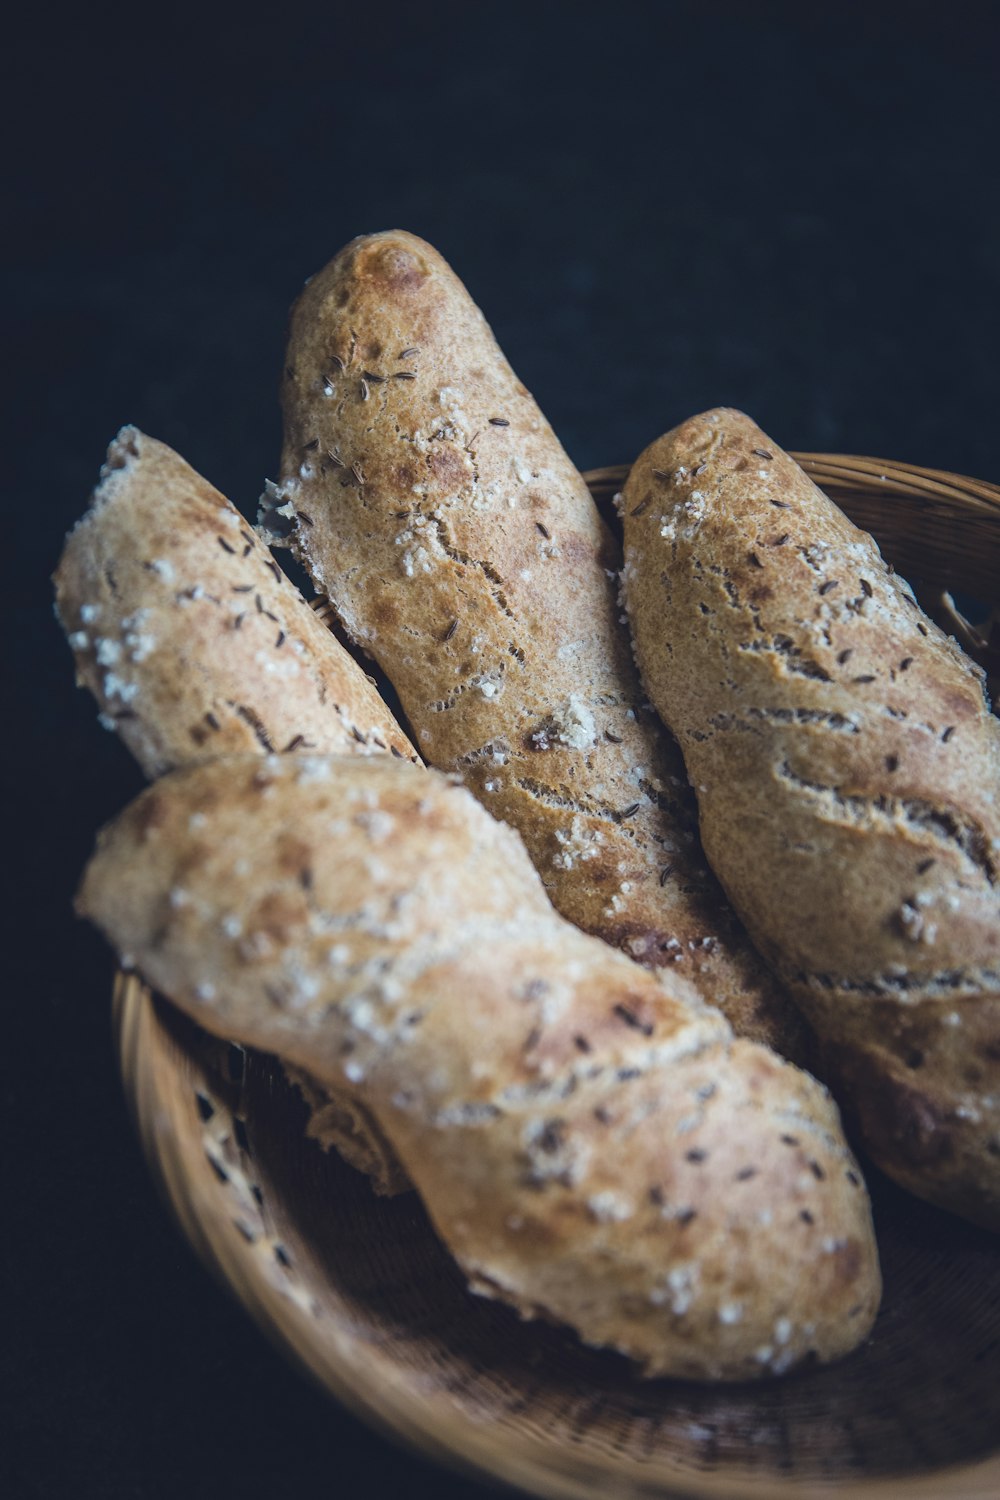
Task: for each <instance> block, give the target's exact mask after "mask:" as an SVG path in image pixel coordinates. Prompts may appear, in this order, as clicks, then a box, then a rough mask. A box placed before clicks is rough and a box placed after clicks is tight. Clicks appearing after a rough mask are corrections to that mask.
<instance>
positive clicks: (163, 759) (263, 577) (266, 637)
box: [54, 427, 414, 776]
mask: <svg viewBox="0 0 1000 1500" xmlns="http://www.w3.org/2000/svg"><path fill="white" fill-rule="evenodd" d="M54 582H55V588H56V608H57V612H58V614H59V617H60V619H61V621H62V623H63V625H64V628H65V629H66V632H67V634H68V636H69V642H70V645H71V646H72V648H73V651H74V654H75V656H76V663H77V673H78V677H79V680H80V681H81V682H82V683H84V684H85V685H86V686H87V687H88V688H90V690H91V692H92V693H93V694H94V696H95V697H96V699H97V701H98V703H99V704H100V706H101V710H102V715H103V720H104V722H105V723H106V724H107V725H108V727H109V728H114V729H117V731H118V732H119V734H120V735H121V737H122V739H123V740H124V741H125V743H126V745H128V747H129V749H130V750H131V751H132V753H133V755H134V756H135V757H136V759H137V760H138V762H139V764H140V765H141V766H142V768H143V770H144V771H145V773H146V775H147V776H157V775H159V774H160V772H162V771H164V770H167V769H169V768H170V767H174V766H183V765H188V764H190V763H191V762H192V761H194V760H197V759H210V758H211V757H213V756H216V755H225V754H233V753H236V752H239V751H248V750H260V751H264V750H299V749H301V750H338V751H339V750H347V749H352V750H353V749H355V748H356V749H357V750H358V751H360V752H361V753H363V754H364V753H368V754H371V753H375V752H384V751H386V750H389V751H391V752H393V753H394V754H396V755H400V756H406V757H407V758H411V757H412V756H413V754H414V752H413V748H412V746H411V745H410V743H409V741H408V740H407V739H406V736H405V735H404V734H403V733H402V732H401V730H400V728H399V726H398V725H397V724H396V722H395V720H394V719H393V717H392V715H391V714H390V713H389V711H388V709H387V708H386V705H385V703H384V702H383V701H382V699H381V698H380V696H379V694H378V692H377V691H376V689H375V688H374V687H373V686H372V684H371V682H369V680H368V678H367V677H366V676H365V674H364V672H363V671H362V670H361V668H360V667H359V666H358V665H357V663H356V662H354V661H353V660H352V659H351V657H350V656H348V654H347V652H346V651H344V649H343V648H342V647H341V646H340V645H339V644H338V642H337V641H336V639H335V638H334V637H333V636H331V634H330V632H329V630H328V629H327V628H326V626H325V625H324V624H323V623H322V621H320V620H318V619H317V618H316V616H315V613H314V611H313V610H311V609H310V608H309V606H308V605H307V604H306V602H305V600H304V599H303V598H302V596H301V594H300V593H299V592H298V590H297V589H296V588H295V586H294V585H293V584H292V583H290V582H289V580H288V579H287V578H286V577H285V575H284V574H283V573H282V571H281V569H280V568H279V567H278V564H277V563H276V562H275V561H274V559H273V557H272V556H271V555H270V553H269V552H268V550H267V548H266V547H265V546H264V545H263V544H262V543H261V541H260V540H259V538H258V537H257V536H256V535H255V534H254V532H253V530H252V528H251V527H250V526H249V525H248V524H247V522H246V521H244V519H243V517H242V516H241V515H240V513H239V511H238V510H236V508H235V506H233V505H230V503H229V501H228V500H226V499H224V498H223V496H222V495H220V494H219V492H218V490H216V489H213V487H212V486H211V485H210V484H209V483H208V481H207V480H205V479H202V477H201V475H200V474H196V473H195V471H194V469H192V468H191V467H190V465H188V464H186V463H185V462H184V460H183V459H182V458H180V457H179V456H178V454H176V453H175V452H174V451H173V450H172V449H171V448H168V447H167V446H166V445H165V444H164V443H158V442H156V441H155V439H153V438H150V437H146V436H145V434H143V433H141V432H139V431H138V430H137V429H136V428H134V427H123V428H122V430H121V432H120V433H119V434H118V437H117V438H116V439H115V440H114V442H113V443H112V444H111V446H110V447H109V449H108V457H107V462H106V464H105V466H104V469H103V470H102V475H101V483H100V485H99V487H98V489H97V490H96V492H95V494H94V499H93V503H92V505H91V508H90V510H89V511H88V512H87V514H86V515H85V516H84V518H83V520H82V521H80V523H79V525H78V526H77V527H76V528H75V530H74V531H73V532H71V534H70V536H69V537H68V539H67V542H66V547H65V550H64V552H63V555H62V559H61V561H60V563H59V567H58V570H57V572H56V575H55V579H54Z"/></svg>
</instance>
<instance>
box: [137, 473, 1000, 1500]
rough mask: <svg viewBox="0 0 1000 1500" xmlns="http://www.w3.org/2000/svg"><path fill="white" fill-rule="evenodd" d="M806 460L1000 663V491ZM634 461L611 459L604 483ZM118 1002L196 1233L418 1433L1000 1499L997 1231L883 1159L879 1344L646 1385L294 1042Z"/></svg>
mask: <svg viewBox="0 0 1000 1500" xmlns="http://www.w3.org/2000/svg"><path fill="white" fill-rule="evenodd" d="M796 456H797V457H798V458H799V461H800V462H801V463H802V464H803V465H804V467H805V468H806V469H807V470H808V471H809V473H810V474H811V475H812V477H813V478H814V479H815V480H816V481H817V482H818V483H819V484H820V485H821V486H822V487H823V488H825V489H826V490H827V492H828V493H829V494H830V495H831V496H832V497H833V498H834V499H836V500H837V502H838V503H839V504H840V505H842V506H843V508H844V509H845V510H846V511H847V512H848V514H849V515H851V516H852V517H853V519H854V520H855V521H857V522H858V523H859V524H860V525H862V526H863V527H865V528H866V529H867V530H870V531H872V532H873V533H874V535H875V536H876V537H877V539H878V541H879V543H880V544H881V546H882V548H883V551H884V553H885V555H886V557H887V558H888V559H889V560H890V561H892V562H893V563H895V564H896V566H897V567H898V568H899V570H900V572H901V573H903V574H904V576H906V577H908V578H909V579H910V580H911V582H913V583H915V584H916V585H917V586H918V588H919V590H920V592H921V597H922V600H923V603H924V605H925V607H926V608H928V610H929V611H930V612H931V613H933V614H935V615H936V616H937V617H938V618H939V619H940V620H942V622H943V623H944V624H945V625H946V628H948V629H950V630H952V631H953V633H955V634H956V635H958V636H959V637H960V639H961V640H962V643H963V645H965V647H966V649H968V650H970V651H971V652H972V653H973V654H975V655H978V656H979V658H980V660H982V661H986V662H987V663H988V665H993V663H989V660H988V659H989V656H990V651H991V645H990V641H989V639H988V631H989V627H988V626H986V627H984V628H977V626H976V625H975V624H973V623H970V620H969V619H967V618H966V617H965V615H964V614H963V613H961V612H960V611H959V609H958V608H957V607H956V606H955V604H954V602H953V601H952V599H951V597H950V592H945V591H951V590H954V591H958V592H960V594H961V595H962V596H963V597H964V596H966V595H968V596H970V597H972V598H975V599H978V600H982V601H985V603H984V606H983V609H982V611H981V613H982V614H983V615H984V616H988V615H989V612H990V609H991V608H992V609H993V611H994V617H996V610H997V606H998V604H1000V488H998V487H997V486H995V485H988V484H983V483H979V482H976V481H972V480H968V479H963V478H960V477H957V476H955V475H950V474H942V473H937V472H934V471H931V470H926V469H916V468H911V467H909V466H907V465H903V464H886V463H882V462H880V461H877V460H872V459H863V458H842V457H829V456H822V455H816V454H799V455H796ZM626 472H627V471H626V470H625V469H621V468H615V469H603V470H600V471H597V472H595V473H592V474H590V475H588V476H587V478H588V482H589V483H590V485H591V488H592V490H593V492H594V494H595V497H596V498H597V499H598V502H599V503H601V504H602V505H604V506H605V507H606V506H607V503H608V502H609V501H610V497H611V495H612V494H613V493H614V491H615V490H616V489H617V488H619V487H620V485H621V484H622V482H623V480H624V477H625V474H626ZM921 585H922V587H920V586H921ZM963 607H964V608H965V611H966V613H970V612H971V613H973V615H975V611H972V610H971V609H970V606H968V605H963ZM997 634H998V631H997V630H996V629H994V631H993V636H994V643H993V645H994V647H995V646H996V644H997V642H996V636H997ZM114 1013H115V1026H116V1034H117V1040H118V1046H119V1051H120V1058H121V1066H122V1073H123V1076H124V1081H125V1087H126V1092H127V1094H128V1097H129V1100H130V1102H131V1105H132V1108H133V1111H134V1115H135V1118H136V1121H137V1125H138V1129H139V1134H140V1137H141V1140H142V1145H143V1148H144V1150H145V1153H146V1156H147V1158H148V1160H149V1164H150V1166H151V1168H152V1170H153V1172H154V1174H155V1176H156V1178H157V1181H158V1182H159V1184H160V1185H161V1187H162V1189H163V1190H164V1192H165V1195H166V1197H167V1200H168V1202H169V1203H170V1205H171V1207H172V1209H173V1211H174V1213H175V1215H176V1217H177V1218H178V1220H179V1221H180V1224H181V1227H182V1229H183V1230H184V1232H185V1234H186V1235H187V1237H188V1239H189V1240H190V1241H191V1243H192V1244H193V1246H194V1247H195V1249H196V1250H197V1251H198V1253H199V1254H200V1255H201V1256H202V1258H203V1259H204V1260H205V1261H206V1262H207V1263H208V1265H209V1266H210V1267H211V1268H212V1269H213V1270H214V1271H215V1272H216V1273H217V1275H218V1276H219V1277H220V1278H221V1279H222V1281H223V1282H224V1283H225V1284H226V1285H227V1286H228V1287H229V1289H230V1290H231V1291H232V1292H233V1293H234V1294H235V1296H237V1297H238V1298H239V1300H240V1301H241V1302H242V1303H243V1304H244V1305H245V1307H246V1308H247V1310H248V1311H249V1312H250V1313H251V1314H252V1315H253V1317H254V1318H255V1319H256V1320H257V1321H258V1323H259V1324H260V1325H261V1326H262V1327H263V1328H264V1329H265V1331H266V1332H267V1333H268V1334H270V1335H271V1337H272V1338H273V1339H274V1340H275V1341H276V1342H277V1344H278V1345H279V1346H280V1347H281V1348H282V1349H283V1350H284V1351H286V1352H287V1353H288V1354H289V1355H291V1356H293V1357H294V1358H295V1359H296V1360H297V1361H298V1362H299V1363H300V1365H302V1366H304V1367H305V1368H306V1369H307V1370H309V1371H310V1372H311V1373H312V1374H313V1375H314V1376H315V1378H316V1379H318V1380H319V1381H321V1382H322V1384H323V1385H324V1386H325V1387H326V1388H327V1389H328V1390H329V1391H330V1392H331V1394H332V1395H334V1396H335V1397H337V1398H338V1399H339V1400H341V1401H343V1402H345V1403H346V1404H347V1405H348V1406H350V1407H351V1408H353V1410H354V1411H356V1412H357V1413H359V1414H360V1415H361V1416H363V1417H364V1418H366V1419H367V1420H369V1421H371V1422H373V1423H375V1424H376V1425H378V1426H380V1427H381V1428H382V1429H383V1430H385V1431H387V1432H388V1433H390V1434H392V1435H394V1436H395V1437H397V1438H400V1439H403V1440H405V1441H407V1442H410V1443H412V1444H414V1445H415V1446H417V1447H419V1448H421V1449H422V1450H424V1451H425V1452H426V1453H429V1454H430V1455H432V1456H433V1457H436V1458H438V1459H441V1460H444V1461H447V1462H449V1463H451V1464H455V1465H458V1466H460V1467H463V1468H465V1469H466V1470H467V1471H469V1472H475V1473H479V1474H488V1475H491V1476H493V1477H496V1478H501V1479H504V1480H507V1481H508V1482H510V1483H512V1484H514V1485H518V1486H520V1487H522V1488H523V1489H524V1490H527V1491H529V1492H531V1493H533V1494H538V1495H544V1496H561V1497H569V1496H572V1497H597V1496H606V1495H614V1496H620V1497H636V1500H638V1497H647V1500H651V1497H653V1496H671V1497H682V1496H683V1497H696V1496H697V1497H701V1496H713V1497H717V1500H722V1497H724V1500H743V1497H746V1500H750V1497H756V1500H764V1497H767V1500H806V1497H820V1496H823V1497H836V1500H889V1497H890V1496H891V1497H892V1500H917V1497H925V1500H959V1497H961V1500H997V1497H998V1496H1000V1240H998V1239H996V1238H995V1237H992V1236H990V1235H988V1234H986V1233H985V1232H982V1231H979V1230H976V1229H974V1228H972V1227H971V1226H969V1225H966V1224H964V1223H962V1222H961V1221H960V1220H958V1219H954V1218H951V1217H950V1216H948V1215H946V1214H944V1213H941V1212H938V1211H937V1210H934V1209H931V1208H929V1207H927V1206H926V1205H924V1204H921V1203H918V1202H917V1201H916V1200H915V1199H913V1198H909V1197H907V1196H906V1195H905V1194H903V1193H901V1192H900V1191H898V1190H897V1189H896V1188H894V1187H893V1186H892V1185H891V1184H890V1183H888V1182H886V1181H885V1180H883V1179H880V1178H879V1177H878V1175H877V1174H876V1173H874V1172H871V1173H870V1180H871V1187H872V1193H873V1201H874V1206H875V1216H876V1227H877V1230H878V1236H879V1244H880V1249H881V1255H882V1264H883V1271H884V1276H885V1299H884V1304H883V1308H882V1312H881V1313H880V1315H879V1319H878V1322H877V1324H876V1327H875V1331H874V1334H873V1336H872V1338H871V1339H870V1340H869V1342H868V1344H867V1345H866V1346H865V1347H864V1348H862V1349H860V1350H858V1351H857V1352H856V1353H855V1354H854V1355H853V1356H852V1357H850V1358H849V1359H847V1360H845V1361H843V1362H842V1363H841V1364H839V1365H835V1366H833V1367H832V1368H830V1369H823V1370H814V1371H811V1372H809V1373H806V1374H802V1375H799V1376H792V1377H790V1378H788V1379H787V1380H784V1381H775V1382H772V1383H770V1384H766V1385H755V1386H743V1387H741V1386H728V1387H726V1386H716V1387H711V1386H698V1385H692V1384H686V1383H681V1382H677V1381H666V1380H660V1381H653V1382H649V1381H642V1380H639V1379H637V1378H636V1377H635V1376H634V1374H633V1373H632V1371H631V1369H630V1368H629V1366H628V1365H627V1363H626V1362H625V1361H624V1360H622V1359H620V1358H618V1357H617V1356H614V1355H610V1354H600V1353H596V1352H594V1351H591V1350H587V1349H584V1348H583V1347H582V1346H581V1345H580V1344H579V1343H578V1342H577V1341H576V1339H575V1338H574V1337H573V1336H572V1335H571V1334H570V1333H568V1332H567V1331H565V1330H562V1329H558V1328H550V1327H546V1326H542V1325H539V1324H525V1323H521V1322H519V1321H518V1319H517V1317H516V1316H515V1315H514V1314H513V1313H512V1312H511V1311H509V1310H508V1309H507V1308H504V1307H502V1306H499V1305H498V1304H496V1303H491V1302H487V1301H483V1300H482V1299H479V1298H477V1297H474V1296H472V1295H471V1294H469V1293H468V1292H467V1291H466V1289H465V1286H464V1283H463V1280H462V1277H461V1275H460V1273H459V1271H458V1270H457V1268H456V1267H455V1265H454V1263H453V1262H452V1260H451V1258H450V1257H449V1256H448V1254H447V1253H446V1251H445V1250H444V1249H443V1248H442V1247H441V1245H440V1244H439V1243H438V1241H437V1239H436V1238H435V1236H434V1234H433V1232H432V1230H431V1228H430V1226H429V1224H428V1221H427V1219H426V1217H425V1215H424V1213H423V1211H422V1209H421V1207H420V1204H419V1201H418V1199H417V1197H416V1195H415V1194H413V1193H407V1194H405V1195H403V1196H402V1197H399V1198H394V1199H389V1200H386V1199H379V1198H377V1197H375V1195H374V1194H373V1192H372V1191H371V1189H370V1188H369V1186H368V1183H367V1180H366V1179H365V1178H363V1177H361V1176H360V1175H359V1174H358V1173H356V1172H354V1171H352V1170H351V1169H350V1168H349V1167H347V1166H345V1165H344V1163H343V1162H341V1161H340V1159H339V1158H338V1157H337V1156H336V1155H335V1154H333V1153H330V1154H327V1153H324V1152H323V1151H322V1150H321V1149H320V1148H319V1147H318V1146H317V1145H316V1144H315V1143H314V1142H312V1141H309V1140H307V1139H306V1138H305V1135H304V1125H305V1120H306V1109H305V1105H304V1104H303V1102H302V1099H301V1097H300V1096H299V1094H298V1092H297V1091H296V1090H295V1089H294V1088H292V1087H291V1086H290V1085H289V1084H288V1082H287V1081H286V1079H285V1077H284V1074H283V1072H282V1070H281V1068H280V1067H279V1065H278V1064H277V1063H276V1062H275V1060H274V1059H273V1058H270V1057H266V1056H262V1055H259V1054H255V1053H251V1052H245V1051H244V1050H243V1049H241V1048H238V1047H235V1046H228V1045H227V1044H225V1043H220V1042H218V1041H217V1040H215V1039H213V1038H211V1037H209V1036H207V1035H206V1034H205V1033H203V1032H201V1031H199V1030H198V1029H197V1028H196V1027H194V1026H193V1025H192V1024H191V1023H189V1022H188V1021H186V1020H185V1019H184V1018H183V1017H182V1016H180V1015H179V1014H178V1013H176V1012H175V1011H174V1010H173V1009H172V1007H170V1006H169V1005H167V1004H166V1003H164V1002H163V1001H161V1000H158V999H156V998H154V997H153V996H151V995H150V993H149V991H148V990H147V989H145V988H144V986H143V985H142V984H141V983H140V982H139V981H138V980H137V979H136V978H135V977H133V976H125V975H119V976H118V979H117V982H116V987H115V1002H114ZM331 1456H332V1455H331Z"/></svg>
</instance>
